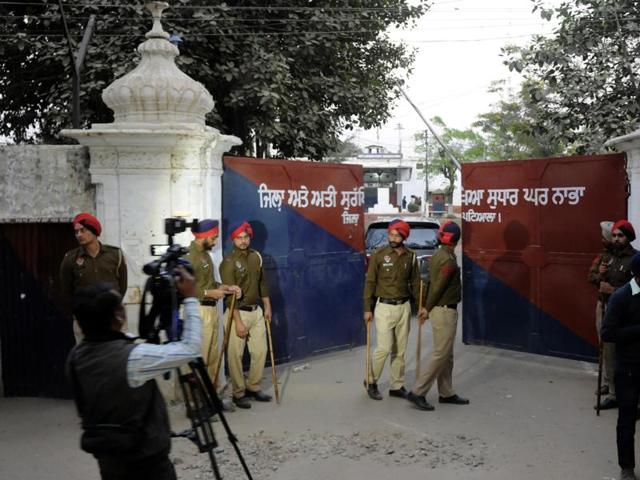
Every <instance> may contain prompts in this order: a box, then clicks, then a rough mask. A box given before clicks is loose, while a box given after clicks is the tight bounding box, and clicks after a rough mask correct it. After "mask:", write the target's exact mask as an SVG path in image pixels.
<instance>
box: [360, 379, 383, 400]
mask: <svg viewBox="0 0 640 480" xmlns="http://www.w3.org/2000/svg"><path fill="white" fill-rule="evenodd" d="M364 388H366V389H367V395H369V398H371V399H373V400H382V395H381V394H380V391H379V390H378V384H377V383H370V384H369V387H368V388H367V381H366V380H365V381H364Z"/></svg>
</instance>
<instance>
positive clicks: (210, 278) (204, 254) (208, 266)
mask: <svg viewBox="0 0 640 480" xmlns="http://www.w3.org/2000/svg"><path fill="white" fill-rule="evenodd" d="M185 258H186V259H187V260H188V261H189V263H190V264H191V266H192V267H193V276H194V277H195V279H196V295H197V298H198V300H200V301H201V302H202V301H203V300H204V299H205V296H204V291H205V290H213V289H216V288H218V287H219V286H220V283H218V282H216V280H215V277H214V271H213V260H212V259H211V255H209V252H208V251H206V250H205V249H204V248H203V247H202V245H200V244H198V243H196V242H195V241H193V242H191V245H189V253H187V255H185Z"/></svg>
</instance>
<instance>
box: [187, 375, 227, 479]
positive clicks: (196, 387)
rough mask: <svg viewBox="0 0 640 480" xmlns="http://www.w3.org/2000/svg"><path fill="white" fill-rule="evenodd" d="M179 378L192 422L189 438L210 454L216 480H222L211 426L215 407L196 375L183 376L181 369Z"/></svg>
mask: <svg viewBox="0 0 640 480" xmlns="http://www.w3.org/2000/svg"><path fill="white" fill-rule="evenodd" d="M203 365H204V364H203ZM205 373H206V371H205ZM178 378H179V379H180V387H181V388H182V396H183V398H184V403H185V407H186V409H187V416H188V417H189V419H190V420H191V431H192V434H191V435H189V437H188V438H189V439H190V440H192V441H193V442H194V443H195V444H196V445H197V446H198V450H199V451H200V452H205V451H206V452H207V453H208V455H209V460H210V461H211V469H212V470H213V474H214V476H215V478H216V480H222V476H221V475H220V470H219V468H218V464H217V462H216V459H215V456H214V454H213V450H214V448H216V447H217V446H218V442H216V438H215V435H214V433H213V426H212V425H211V413H212V412H215V410H214V407H213V405H210V402H208V401H207V398H206V392H204V391H203V389H202V387H201V384H200V383H199V380H198V377H197V376H196V375H195V374H194V373H188V374H185V375H182V374H180V369H178ZM203 397H204V398H203Z"/></svg>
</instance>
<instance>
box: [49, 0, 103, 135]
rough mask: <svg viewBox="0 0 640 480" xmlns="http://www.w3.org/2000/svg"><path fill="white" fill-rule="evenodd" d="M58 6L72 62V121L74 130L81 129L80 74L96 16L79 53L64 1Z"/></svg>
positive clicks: (88, 24)
mask: <svg viewBox="0 0 640 480" xmlns="http://www.w3.org/2000/svg"><path fill="white" fill-rule="evenodd" d="M58 6H59V7H60V15H61V16H62V23H63V25H64V33H65V36H66V37H67V45H68V47H69V60H70V61H71V74H72V77H73V103H72V111H73V113H72V121H73V128H80V74H81V73H82V67H83V66H84V59H85V57H86V56H87V48H88V47H89V42H90V41H91V35H92V34H93V28H94V27H95V25H96V16H95V15H90V16H89V21H88V22H87V26H86V27H85V29H84V35H83V36H82V41H81V42H80V46H79V47H78V52H77V53H74V51H73V41H72V40H71V34H70V33H69V26H68V25H67V17H65V15H64V10H63V8H62V0H58Z"/></svg>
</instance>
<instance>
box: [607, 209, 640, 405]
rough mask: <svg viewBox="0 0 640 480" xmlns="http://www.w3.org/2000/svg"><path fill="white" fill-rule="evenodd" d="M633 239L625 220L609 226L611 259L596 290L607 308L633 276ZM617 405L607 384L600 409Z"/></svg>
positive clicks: (630, 228) (632, 231) (631, 227)
mask: <svg viewBox="0 0 640 480" xmlns="http://www.w3.org/2000/svg"><path fill="white" fill-rule="evenodd" d="M635 239H636V232H635V230H634V229H633V226H632V225H631V223H629V222H628V221H627V220H618V221H617V222H616V223H615V224H614V225H613V227H612V228H611V246H612V251H611V259H610V261H609V262H608V265H606V268H603V269H602V271H603V272H604V273H602V278H603V280H602V281H601V282H600V288H599V290H598V291H599V292H600V294H601V296H602V299H603V301H604V303H605V308H607V305H608V302H609V297H610V296H611V294H612V293H613V292H615V291H616V290H617V289H619V288H620V287H622V286H624V285H626V284H627V282H629V280H631V278H632V277H633V274H632V273H631V259H632V258H633V256H634V255H635V254H636V250H635V249H634V248H633V247H632V246H631V242H633V241H634V240H635ZM605 342H606V340H605ZM609 355H610V356H612V355H611V354H609ZM614 355H615V352H614ZM612 387H613V388H612ZM617 406H618V402H617V400H616V391H615V382H614V383H612V384H610V385H609V394H608V395H607V396H605V397H604V398H603V399H602V401H601V403H600V409H601V410H606V409H608V408H615V407H617Z"/></svg>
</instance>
